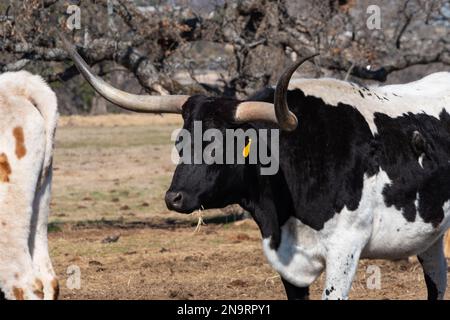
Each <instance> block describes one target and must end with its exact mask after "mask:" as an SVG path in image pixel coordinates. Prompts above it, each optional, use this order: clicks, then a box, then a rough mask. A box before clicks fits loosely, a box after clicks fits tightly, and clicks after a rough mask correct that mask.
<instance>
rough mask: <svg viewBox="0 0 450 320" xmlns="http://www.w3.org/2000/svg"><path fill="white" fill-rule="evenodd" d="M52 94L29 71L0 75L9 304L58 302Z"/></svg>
mask: <svg viewBox="0 0 450 320" xmlns="http://www.w3.org/2000/svg"><path fill="white" fill-rule="evenodd" d="M57 118H58V112H57V100H56V96H55V94H54V92H53V91H52V90H51V89H50V88H49V86H48V85H47V84H46V83H45V82H44V81H43V80H42V78H40V77H39V76H35V75H32V74H30V73H28V72H25V71H20V72H12V73H4V74H2V75H0V289H1V291H2V293H3V295H4V296H5V298H6V299H18V300H21V299H55V298H56V297H57V295H58V281H57V279H56V277H55V273H54V271H53V267H52V263H51V261H50V257H49V253H48V243H47V220H48V215H49V206H50V193H51V182H52V157H53V140H54V133H55V128H56V123H57Z"/></svg>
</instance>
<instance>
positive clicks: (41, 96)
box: [17, 71, 59, 183]
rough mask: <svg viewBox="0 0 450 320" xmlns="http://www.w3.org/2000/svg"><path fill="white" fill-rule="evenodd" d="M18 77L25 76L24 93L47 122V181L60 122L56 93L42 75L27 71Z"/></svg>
mask: <svg viewBox="0 0 450 320" xmlns="http://www.w3.org/2000/svg"><path fill="white" fill-rule="evenodd" d="M17 76H18V77H21V78H22V77H23V80H25V81H23V82H22V83H20V84H19V85H20V87H22V86H24V88H23V89H24V91H23V93H22V94H23V95H25V97H26V98H27V99H28V100H30V102H31V103H32V104H33V105H34V106H35V107H36V108H37V109H38V111H39V112H40V114H41V115H42V117H43V118H44V123H45V134H46V146H45V157H44V163H43V168H42V169H43V170H42V173H41V183H43V182H44V181H45V178H46V177H47V175H48V173H49V170H50V169H51V166H52V160H53V145H54V139H55V131H56V125H57V122H58V117H59V114H58V102H57V99H56V95H55V93H54V92H53V90H52V89H51V88H50V86H49V85H48V84H47V83H46V82H45V80H44V79H42V78H41V77H40V76H37V75H33V74H31V73H29V72H26V71H20V72H17Z"/></svg>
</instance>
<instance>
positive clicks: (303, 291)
mask: <svg viewBox="0 0 450 320" xmlns="http://www.w3.org/2000/svg"><path fill="white" fill-rule="evenodd" d="M281 281H282V282H283V285H284V289H285V290H286V295H287V298H288V300H309V287H297V286H295V285H293V284H291V283H290V282H288V281H287V280H285V279H284V278H283V277H281Z"/></svg>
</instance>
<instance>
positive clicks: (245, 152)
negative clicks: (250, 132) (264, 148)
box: [242, 138, 252, 158]
mask: <svg viewBox="0 0 450 320" xmlns="http://www.w3.org/2000/svg"><path fill="white" fill-rule="evenodd" d="M251 145H252V139H250V138H249V139H248V143H247V145H246V146H245V147H244V150H242V155H243V156H244V158H247V157H248V155H249V154H250V146H251Z"/></svg>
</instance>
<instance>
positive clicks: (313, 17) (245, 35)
mask: <svg viewBox="0 0 450 320" xmlns="http://www.w3.org/2000/svg"><path fill="white" fill-rule="evenodd" d="M3 2H6V3H3ZM3 2H2V4H1V5H0V12H3V13H4V15H3V16H1V19H0V49H1V53H0V54H1V57H2V59H1V60H0V61H1V62H0V69H1V70H2V71H13V70H20V69H23V68H27V69H30V70H33V71H36V72H40V73H41V74H43V75H44V76H45V77H46V78H47V79H48V80H49V81H51V82H54V83H53V86H54V87H56V89H57V90H68V89H67V88H68V87H69V88H73V87H74V86H71V85H70V83H73V82H76V83H77V85H76V86H75V88H74V91H75V92H74V94H73V95H78V96H77V98H78V99H80V98H79V96H80V92H78V91H77V90H80V88H86V87H84V86H81V85H80V83H79V82H77V81H80V80H77V78H75V79H73V80H71V81H69V82H67V81H68V80H70V79H72V78H73V77H74V76H75V75H77V71H76V69H75V68H74V67H73V66H72V64H71V63H70V62H69V61H68V56H67V55H66V53H65V52H64V50H62V46H61V45H60V42H59V39H58V37H57V36H56V34H55V32H54V30H55V29H59V30H62V31H63V32H65V34H66V35H67V36H69V37H71V38H72V41H73V42H74V43H76V44H77V45H78V46H79V48H80V52H81V54H82V55H83V56H84V57H85V58H86V59H87V61H88V62H89V63H90V64H91V65H94V66H98V70H97V72H98V73H100V74H101V75H103V76H106V77H111V79H110V80H111V81H113V82H114V81H117V80H118V79H119V78H122V79H131V78H130V77H129V76H127V74H129V73H131V74H133V75H134V79H136V81H137V83H138V84H139V85H138V86H136V83H135V82H132V83H131V85H130V86H131V88H130V89H131V90H134V91H142V90H145V91H146V92H148V93H150V94H151V93H158V94H160V93H164V92H169V93H187V94H193V93H208V94H221V95H227V96H236V97H240V98H245V97H246V96H248V95H250V94H252V93H254V92H255V90H257V89H259V88H261V87H264V86H266V85H269V84H273V83H274V82H275V80H276V78H277V76H278V75H279V74H280V72H281V70H282V68H283V67H284V66H285V65H286V63H288V61H289V59H291V58H292V56H295V55H304V54H306V53H309V52H311V51H315V52H320V54H321V55H320V59H319V60H318V61H319V62H318V65H317V66H315V67H314V68H312V72H313V75H316V76H318V75H332V76H337V77H341V78H345V77H346V74H348V75H349V76H351V77H352V79H353V80H357V79H360V80H359V81H363V80H377V81H385V80H386V79H387V77H388V76H389V75H390V74H392V73H394V72H397V71H400V70H406V69H408V68H409V67H411V66H415V65H438V66H439V68H442V66H444V67H445V66H446V67H447V68H448V66H450V43H449V42H450V40H449V39H450V37H449V30H450V13H449V12H450V4H449V1H448V0H431V1H425V0H398V1H388V2H387V1H381V0H380V1H376V0H370V1H368V0H360V1H355V0H330V1H312V0H303V1H286V0H278V1H275V0H240V1H213V2H211V1H209V2H208V4H209V5H210V7H209V8H210V9H208V10H212V11H211V12H208V11H207V12H205V11H201V12H199V11H196V10H193V9H192V8H189V6H188V2H189V1H188V2H186V1H184V2H183V3H182V4H183V6H180V7H177V6H174V4H175V3H177V1H170V3H169V4H167V3H168V2H167V1H153V3H154V4H155V3H156V5H154V6H153V7H150V6H144V7H143V6H139V5H137V4H136V2H135V1H131V0H89V1H83V2H82V3H81V1H62V0H59V1H58V0H25V1H22V2H17V1H7V0H3ZM148 2H149V1H147V2H146V1H141V5H142V3H148ZM195 2H196V6H194V7H193V8H195V7H202V3H204V2H202V1H201V0H196V1H195ZM189 3H190V2H189ZM71 4H72V5H78V6H79V7H80V10H81V16H80V17H81V29H80V30H74V31H70V30H67V29H66V27H65V26H66V22H67V19H68V18H69V17H70V14H68V13H67V8H68V5H71ZM370 5H372V6H373V5H378V7H379V8H380V16H379V17H378V18H379V19H380V21H381V28H380V29H376V28H375V29H372V28H370V27H369V26H368V24H367V21H368V19H369V18H370V17H371V13H370V12H368V11H367V9H368V8H369V6H370ZM203 7H206V6H203ZM214 46H215V48H218V49H217V50H216V52H215V54H214V55H212V56H210V53H211V48H212V47H214ZM195 48H196V49H195ZM195 50H197V52H194V51H195ZM199 52H200V53H199ZM368 66H370V67H368ZM199 68H204V69H205V68H212V69H215V70H214V72H216V73H217V74H219V77H218V80H217V81H216V83H214V84H206V83H204V82H202V81H200V80H199V79H198V76H197V74H196V70H198V69H199ZM182 70H184V71H186V72H187V73H188V74H189V75H190V77H191V78H192V80H193V81H190V83H189V84H186V83H183V84H181V83H180V82H179V81H177V80H176V79H177V77H176V74H177V73H179V72H180V71H182ZM119 80H120V79H119ZM58 81H63V82H64V86H60V89H58V84H57V83H58ZM130 81H131V80H130ZM357 81H358V80H357ZM86 90H88V89H86ZM90 95H91V96H92V97H93V93H92V92H90ZM81 96H83V95H81ZM92 97H91V98H92ZM85 103H86V101H84V100H83V99H81V101H79V102H78V105H79V106H81V105H82V104H85Z"/></svg>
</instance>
